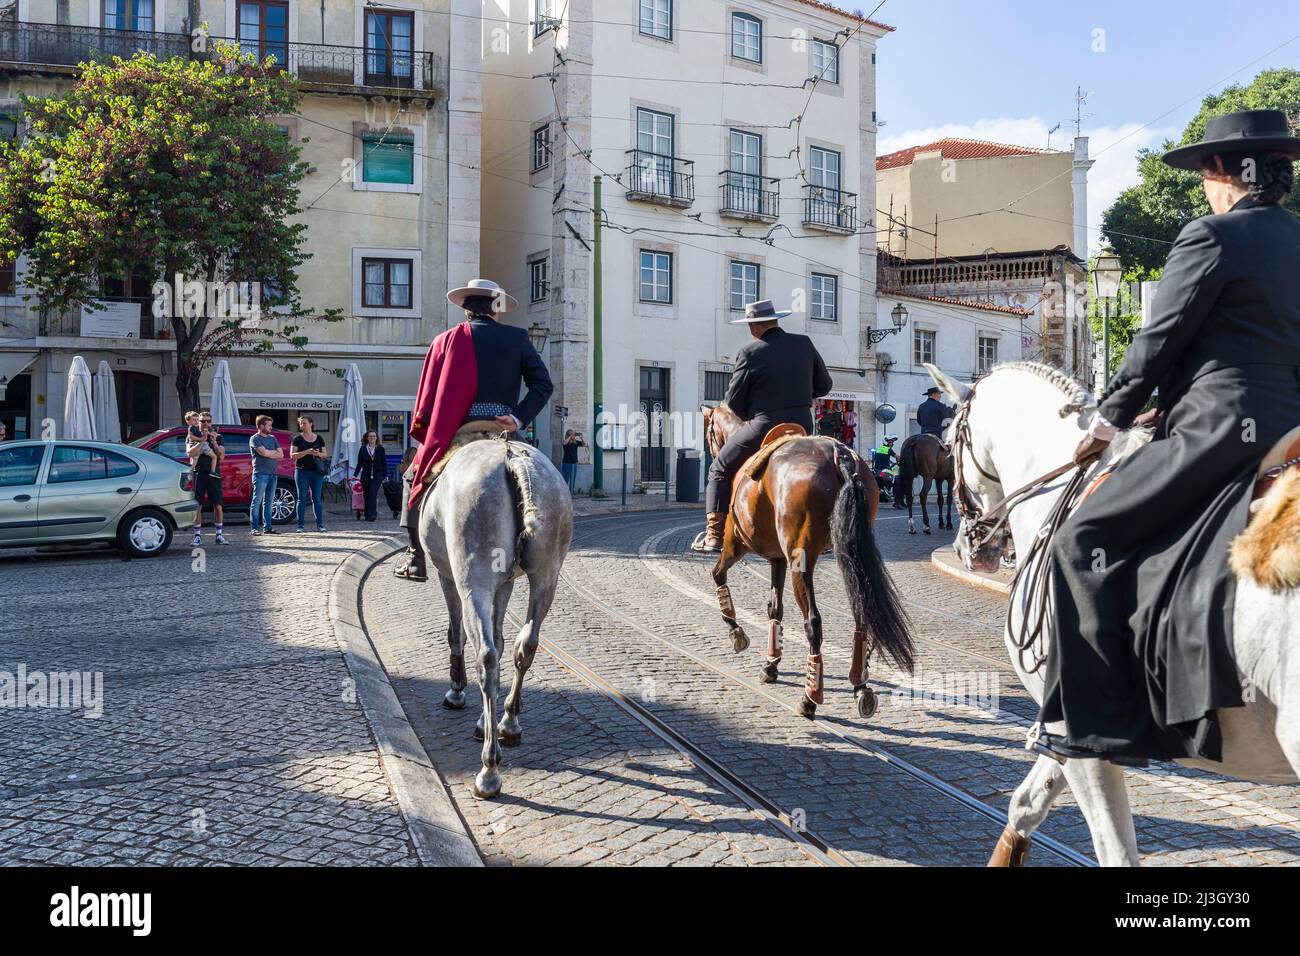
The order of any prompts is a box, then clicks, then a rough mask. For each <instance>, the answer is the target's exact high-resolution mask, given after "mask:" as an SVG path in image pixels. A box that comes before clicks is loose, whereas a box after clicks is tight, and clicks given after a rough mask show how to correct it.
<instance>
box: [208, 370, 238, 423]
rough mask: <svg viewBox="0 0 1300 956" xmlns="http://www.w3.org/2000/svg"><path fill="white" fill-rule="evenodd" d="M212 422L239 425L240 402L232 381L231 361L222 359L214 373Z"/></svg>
mask: <svg viewBox="0 0 1300 956" xmlns="http://www.w3.org/2000/svg"><path fill="white" fill-rule="evenodd" d="M212 424H214V425H238V424H239V402H238V401H237V400H236V399H235V386H234V384H232V383H231V381H230V363H229V362H228V361H226V360H225V359H222V360H221V361H220V362H218V363H217V368H216V370H215V371H214V372H213V373H212Z"/></svg>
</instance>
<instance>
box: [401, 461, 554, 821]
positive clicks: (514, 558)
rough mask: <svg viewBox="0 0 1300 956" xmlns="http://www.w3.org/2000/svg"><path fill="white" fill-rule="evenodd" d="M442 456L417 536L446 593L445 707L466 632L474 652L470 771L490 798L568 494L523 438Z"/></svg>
mask: <svg viewBox="0 0 1300 956" xmlns="http://www.w3.org/2000/svg"><path fill="white" fill-rule="evenodd" d="M444 460H445V461H446V467H445V468H444V469H443V471H442V473H441V475H440V477H439V478H438V481H437V484H435V485H434V487H433V489H432V490H431V491H429V492H427V493H426V496H425V498H424V501H423V502H422V503H421V505H420V524H419V528H420V542H421V544H422V545H423V547H424V553H425V555H427V557H428V560H429V561H430V562H432V564H433V567H434V569H435V570H436V571H437V572H438V580H439V582H440V583H441V584H442V593H443V595H444V596H445V597H446V599H447V612H448V614H447V617H448V627H447V644H448V647H449V648H450V650H451V689H450V690H448V691H447V694H446V696H445V697H444V698H443V706H444V707H447V708H449V709H451V710H460V709H461V708H462V707H464V706H465V693H464V691H465V685H466V683H467V678H466V673H465V636H466V635H468V636H469V637H470V639H471V640H473V642H474V644H475V646H476V648H477V650H478V681H479V687H480V689H481V690H482V692H483V713H482V715H481V716H480V717H479V722H478V726H477V727H476V728H475V732H474V736H475V738H476V739H479V740H482V741H483V769H482V770H480V771H479V773H478V775H477V776H476V777H475V778H474V794H475V796H478V797H481V798H484V799H489V798H491V797H495V796H496V795H497V794H498V793H500V792H501V774H500V772H499V771H498V769H497V768H498V767H499V766H500V764H501V746H500V745H504V746H506V747H513V746H516V745H518V744H519V743H520V741H521V740H522V739H523V732H522V730H520V727H519V712H520V711H521V710H522V709H523V687H524V675H525V674H527V673H528V668H529V667H530V666H531V665H532V663H533V656H534V655H535V654H536V653H537V644H538V639H539V637H540V634H541V627H542V620H543V619H544V618H545V617H546V614H547V612H548V611H549V610H550V609H551V602H552V601H553V600H554V599H555V589H556V586H557V584H558V582H559V578H560V568H561V566H562V565H563V564H564V556H565V555H566V554H567V553H568V550H569V539H570V538H571V537H572V534H573V499H572V497H571V496H570V494H569V486H568V484H567V483H566V482H565V481H564V479H563V478H561V477H560V473H559V472H558V471H556V470H555V466H554V465H553V464H551V462H550V460H549V459H548V458H547V457H546V456H545V455H543V454H541V453H540V452H539V451H538V450H537V449H535V448H533V446H531V445H527V444H523V443H522V442H513V441H512V442H507V441H505V440H504V439H501V438H495V439H487V440H479V441H471V442H469V443H468V444H466V445H465V446H464V447H462V448H459V449H458V450H456V451H455V453H454V455H453V456H452V457H451V459H450V460H446V459H444ZM522 575H527V576H528V611H527V614H526V619H525V621H524V626H523V629H522V630H520V632H519V636H518V637H517V638H516V639H515V648H514V662H515V678H514V683H513V685H512V686H511V688H510V696H509V697H508V698H507V699H506V704H505V715H504V716H503V717H502V718H501V724H500V726H498V725H497V723H496V702H497V694H498V691H499V688H500V683H501V668H500V663H501V654H502V652H503V649H504V634H503V627H504V625H505V614H506V607H507V606H508V605H509V603H510V594H511V592H512V591H513V590H514V583H515V579H516V578H518V577H520V576H522ZM498 734H499V735H500V745H498Z"/></svg>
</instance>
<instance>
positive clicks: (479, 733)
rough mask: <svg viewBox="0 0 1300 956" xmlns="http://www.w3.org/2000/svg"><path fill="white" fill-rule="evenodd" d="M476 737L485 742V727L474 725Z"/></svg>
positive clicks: (480, 741)
mask: <svg viewBox="0 0 1300 956" xmlns="http://www.w3.org/2000/svg"><path fill="white" fill-rule="evenodd" d="M474 739H475V740H477V741H478V742H479V743H482V742H483V728H482V727H480V726H479V725H478V724H475V725H474Z"/></svg>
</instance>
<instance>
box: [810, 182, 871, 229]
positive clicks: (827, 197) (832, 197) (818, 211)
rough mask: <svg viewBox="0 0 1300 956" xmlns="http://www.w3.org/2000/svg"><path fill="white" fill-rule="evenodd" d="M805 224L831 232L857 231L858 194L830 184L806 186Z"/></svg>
mask: <svg viewBox="0 0 1300 956" xmlns="http://www.w3.org/2000/svg"><path fill="white" fill-rule="evenodd" d="M803 224H804V225H805V226H812V227H813V228H815V229H825V230H828V231H830V232H844V233H849V232H856V231H857V229H858V195H857V193H846V192H845V191H844V190H842V189H834V188H832V187H830V186H805V187H804V201H803Z"/></svg>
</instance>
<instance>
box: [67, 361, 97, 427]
mask: <svg viewBox="0 0 1300 956" xmlns="http://www.w3.org/2000/svg"><path fill="white" fill-rule="evenodd" d="M63 437H64V438H71V439H80V440H82V441H85V440H90V441H94V440H95V438H96V437H97V436H96V434H95V400H94V382H93V380H92V378H91V375H90V369H89V368H88V367H87V365H86V360H85V359H83V358H82V357H81V356H80V355H74V356H73V357H72V367H71V368H70V369H68V394H67V395H66V396H65V398H64V400H63Z"/></svg>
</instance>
